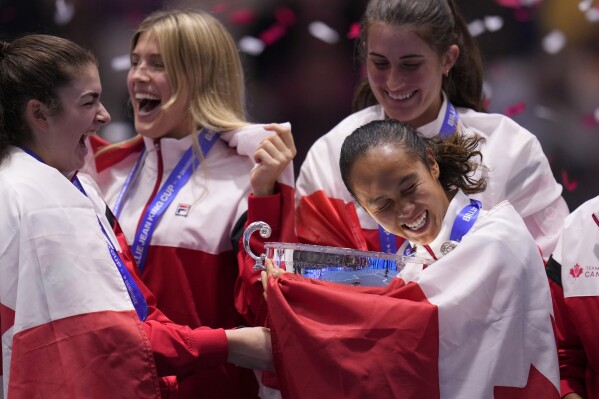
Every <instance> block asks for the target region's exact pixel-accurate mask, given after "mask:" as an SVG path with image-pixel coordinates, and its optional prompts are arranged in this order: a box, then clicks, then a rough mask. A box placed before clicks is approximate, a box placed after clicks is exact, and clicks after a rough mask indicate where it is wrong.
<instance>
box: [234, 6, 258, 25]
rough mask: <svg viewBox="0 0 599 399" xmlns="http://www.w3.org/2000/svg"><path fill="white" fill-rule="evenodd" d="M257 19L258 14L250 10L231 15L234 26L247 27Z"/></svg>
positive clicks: (242, 10)
mask: <svg viewBox="0 0 599 399" xmlns="http://www.w3.org/2000/svg"><path fill="white" fill-rule="evenodd" d="M255 19H256V13H255V12H254V11H252V10H250V9H247V8H244V9H240V10H236V11H233V12H232V13H231V14H230V15H229V22H231V23H232V24H234V25H247V24H249V23H251V22H253V21H254V20H255Z"/></svg>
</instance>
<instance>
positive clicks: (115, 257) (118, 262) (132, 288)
mask: <svg viewBox="0 0 599 399" xmlns="http://www.w3.org/2000/svg"><path fill="white" fill-rule="evenodd" d="M20 148H21V149H22V150H23V151H25V152H26V153H27V154H29V155H31V156H32V157H33V158H35V159H37V160H38V161H40V162H42V163H44V161H43V160H42V159H41V158H40V157H39V156H38V155H37V154H36V153H34V152H33V151H31V150H30V149H29V148H26V147H20ZM71 182H72V183H73V184H74V185H75V187H77V188H78V189H79V191H81V193H83V195H85V196H86V197H87V193H86V192H85V189H84V188H83V185H81V182H80V181H79V179H78V178H77V176H75V177H74V178H73V179H72V180H71ZM96 218H97V219H98V224H99V225H100V229H102V233H104V237H105V238H106V243H107V245H108V251H109V252H110V257H111V258H112V261H113V262H114V264H115V266H116V268H117V270H118V271H119V273H120V274H121V278H122V279H123V282H124V283H125V287H126V288H127V292H128V293H129V298H131V302H132V303H133V306H134V307H135V311H136V312H137V316H138V317H139V319H140V320H141V321H144V320H145V319H146V317H148V305H147V303H146V298H145V297H144V296H143V294H142V293H141V291H140V289H139V287H138V286H137V284H135V281H134V280H133V278H132V277H131V274H130V273H129V271H128V270H127V267H126V266H125V264H124V263H123V260H122V259H121V257H120V256H119V254H118V252H117V250H116V248H115V247H114V244H113V243H112V241H111V240H110V238H109V236H108V233H107V232H106V230H104V226H103V225H102V222H100V218H99V217H98V215H96Z"/></svg>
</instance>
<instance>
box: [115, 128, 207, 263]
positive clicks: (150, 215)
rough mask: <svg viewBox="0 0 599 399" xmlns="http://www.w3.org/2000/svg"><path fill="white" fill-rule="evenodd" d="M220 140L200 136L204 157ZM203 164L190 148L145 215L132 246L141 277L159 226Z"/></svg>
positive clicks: (205, 133)
mask: <svg viewBox="0 0 599 399" xmlns="http://www.w3.org/2000/svg"><path fill="white" fill-rule="evenodd" d="M217 140H218V135H217V134H214V133H212V132H209V131H208V130H206V129H204V130H202V131H201V132H200V136H199V141H200V148H201V149H202V153H203V154H204V156H206V155H208V152H209V151H210V149H212V146H213V145H214V143H215V142H216V141H217ZM138 162H141V156H140V158H139V159H138ZM199 164H200V160H199V159H198V158H197V157H196V156H195V154H194V153H193V149H192V148H191V147H190V148H188V149H187V151H185V153H184V154H183V156H182V157H181V159H180V160H179V162H178V163H177V165H176V166H175V168H174V169H173V171H172V172H171V174H170V175H169V177H168V178H167V179H166V181H165V182H164V184H163V185H162V187H160V190H158V192H157V193H156V196H154V198H153V199H152V202H150V205H149V206H148V207H147V209H146V211H145V212H144V214H143V215H142V217H141V220H140V223H139V226H138V228H137V231H136V232H135V239H134V240H133V244H132V245H131V250H132V252H133V258H135V261H136V262H137V267H138V268H139V273H140V274H141V273H143V269H144V267H145V263H146V258H147V256H148V250H149V249H150V242H151V240H152V236H153V235H154V231H155V230H156V226H157V225H158V222H159V221H160V219H161V218H162V216H163V215H164V212H165V211H166V209H167V208H168V206H169V205H170V204H171V202H173V200H174V199H175V197H176V196H177V194H178V193H179V191H180V190H181V189H182V188H183V186H185V184H186V183H187V181H188V180H189V178H190V177H191V175H192V174H193V172H194V170H195V169H196V168H197V167H198V166H199ZM136 168H137V165H136V166H135V167H134V168H133V170H132V171H131V172H130V176H131V174H133V173H137V172H136V171H135V169H136ZM127 180H129V185H130V184H131V182H132V180H133V178H131V179H129V176H128V177H127ZM125 183H126V184H127V181H125ZM129 188H130V186H123V189H122V190H125V191H127V190H129ZM119 196H120V195H119ZM123 197H124V195H123Z"/></svg>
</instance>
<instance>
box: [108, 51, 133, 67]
mask: <svg viewBox="0 0 599 399" xmlns="http://www.w3.org/2000/svg"><path fill="white" fill-rule="evenodd" d="M110 66H111V67H112V70H113V71H126V70H127V69H129V68H130V67H131V58H130V57H129V54H125V55H120V56H118V57H114V58H113V59H112V61H111V62H110Z"/></svg>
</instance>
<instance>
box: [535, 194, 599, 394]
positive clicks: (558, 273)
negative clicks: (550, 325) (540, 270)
mask: <svg viewBox="0 0 599 399" xmlns="http://www.w3.org/2000/svg"><path fill="white" fill-rule="evenodd" d="M598 245H599V197H595V198H593V199H591V200H589V201H587V202H585V203H584V204H582V205H580V206H579V207H578V208H577V209H576V210H575V211H573V212H572V213H571V214H570V215H569V216H568V217H567V218H566V221H565V222H564V227H563V230H562V234H561V237H560V240H559V241H558V244H557V247H556V248H555V252H554V253H553V255H552V256H551V258H549V261H548V262H547V275H548V276H549V282H550V284H551V289H552V294H553V306H554V309H555V321H556V337H557V349H558V357H559V365H560V378H561V394H562V396H565V395H567V394H569V393H572V392H576V393H578V394H579V395H581V396H582V397H585V398H598V397H599V340H597V326H599V303H598V301H599V250H598V249H597V248H598Z"/></svg>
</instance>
